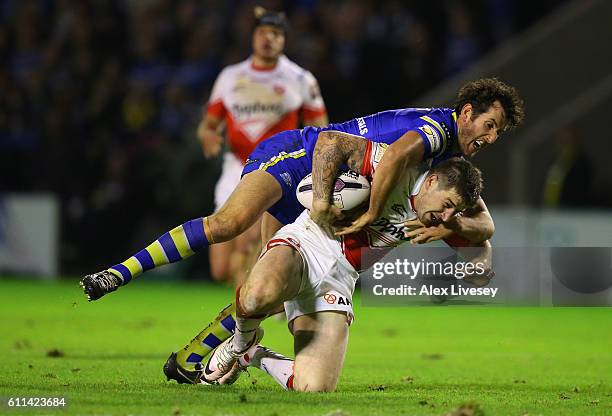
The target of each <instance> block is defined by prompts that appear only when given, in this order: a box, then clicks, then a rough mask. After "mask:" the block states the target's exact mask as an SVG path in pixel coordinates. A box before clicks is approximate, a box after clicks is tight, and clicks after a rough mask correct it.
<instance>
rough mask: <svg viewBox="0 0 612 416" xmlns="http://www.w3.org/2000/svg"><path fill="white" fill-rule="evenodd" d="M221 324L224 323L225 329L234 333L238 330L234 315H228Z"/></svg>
mask: <svg viewBox="0 0 612 416" xmlns="http://www.w3.org/2000/svg"><path fill="white" fill-rule="evenodd" d="M221 325H223V327H224V328H225V329H227V330H228V331H230V332H232V333H233V332H234V331H235V330H236V321H234V317H233V316H232V315H228V316H227V317H225V318H224V319H223V320H222V321H221Z"/></svg>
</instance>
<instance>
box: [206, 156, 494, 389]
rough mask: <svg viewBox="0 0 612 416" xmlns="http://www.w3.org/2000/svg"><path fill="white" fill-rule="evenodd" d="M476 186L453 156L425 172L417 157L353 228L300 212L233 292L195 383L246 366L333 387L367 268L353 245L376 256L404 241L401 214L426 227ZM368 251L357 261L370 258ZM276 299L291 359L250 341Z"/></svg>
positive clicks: (481, 281)
mask: <svg viewBox="0 0 612 416" xmlns="http://www.w3.org/2000/svg"><path fill="white" fill-rule="evenodd" d="M373 169H374V170H375V169H376V166H373ZM319 185H320V184H319ZM315 186H317V185H316V182H315ZM481 190H482V176H481V173H480V171H479V170H478V169H477V168H475V167H474V166H473V165H472V164H471V163H470V162H468V161H466V160H464V159H459V158H455V159H449V160H447V161H444V162H442V163H440V164H438V165H436V166H435V167H433V168H431V169H429V170H428V167H427V165H426V164H420V165H418V166H415V167H411V168H409V169H407V170H406V172H405V173H404V174H403V175H402V177H401V178H400V181H399V184H398V185H397V186H396V187H395V188H394V189H393V191H392V193H391V195H390V197H389V198H388V200H387V202H386V204H385V206H384V207H383V209H382V214H381V215H380V217H379V218H378V219H376V220H375V221H374V222H372V223H371V224H369V225H367V226H365V227H364V228H363V229H362V230H361V231H360V232H359V233H358V234H349V235H344V236H335V235H334V234H333V233H330V232H328V231H326V230H325V229H323V228H321V227H320V226H319V225H317V224H316V223H315V222H314V221H313V220H312V218H311V217H310V216H309V213H308V212H307V211H304V212H303V213H302V214H301V215H300V216H299V217H298V219H297V220H296V221H295V222H294V223H292V224H289V225H286V226H285V227H283V228H282V229H280V230H279V231H278V232H277V233H276V234H275V235H274V237H273V238H272V239H271V240H270V241H269V242H268V244H267V246H266V248H265V250H264V252H263V253H262V255H261V256H260V258H259V260H258V261H257V263H256V264H255V266H254V268H253V270H252V272H251V273H250V275H249V277H248V279H247V281H246V283H245V284H244V285H243V286H242V287H241V288H240V290H239V291H237V295H236V308H237V314H236V328H235V334H234V335H233V336H232V337H230V338H229V339H228V340H226V341H225V342H224V343H222V344H221V345H220V346H219V347H218V348H217V349H216V350H215V351H214V352H213V354H212V355H211V356H210V359H209V360H208V362H207V363H206V365H205V366H204V367H203V369H202V373H201V378H200V380H201V382H203V383H214V384H231V383H233V382H234V381H235V380H236V379H237V378H238V376H239V375H240V372H241V371H242V370H243V369H244V368H246V367H248V366H254V367H257V368H260V369H261V370H263V371H265V372H267V373H268V374H270V375H271V376H272V377H273V378H274V379H275V380H276V381H277V382H278V383H279V384H280V385H281V386H283V387H284V388H286V389H292V390H299V391H313V392H316V391H333V390H334V389H335V387H336V383H337V380H338V377H339V375H340V370H341V368H342V365H343V362H344V356H345V351H346V346H347V342H348V329H349V325H350V324H351V321H352V320H353V309H352V295H353V291H354V288H355V282H356V281H357V279H358V277H359V272H360V271H361V270H364V269H366V268H368V267H369V266H370V265H369V264H363V263H362V256H361V254H362V253H363V250H378V251H379V254H382V253H384V252H385V251H386V250H389V249H391V248H393V247H395V246H397V245H399V244H402V243H404V242H406V241H408V238H406V237H405V234H404V233H398V232H397V230H402V231H407V228H406V227H405V226H404V224H405V223H406V222H407V221H411V220H415V219H418V220H419V221H420V222H421V223H423V224H424V225H426V226H431V225H435V224H440V223H444V222H448V221H450V220H451V219H452V217H453V216H455V215H456V214H457V213H459V212H462V211H463V210H465V209H467V208H470V207H472V206H474V205H475V204H476V203H477V201H478V200H479V198H480V192H481ZM389 224H393V225H394V227H389V226H388V225H389ZM488 245H489V243H488V242H485V243H484V244H483V246H485V247H487V246H488ZM485 251H486V250H483V251H482V252H485ZM369 257H370V256H368V260H367V261H372V259H371V258H369ZM375 257H380V256H374V258H375ZM470 260H471V261H476V260H475V259H474V258H472V259H470ZM480 260H484V259H479V260H478V261H480ZM363 261H364V262H365V261H366V259H365V258H363ZM465 281H467V282H468V283H472V284H476V285H478V286H481V285H485V284H487V283H488V281H489V277H488V275H487V274H484V273H482V272H481V274H480V275H475V276H470V277H468V278H466V279H465ZM283 303H284V307H285V310H286V312H287V319H288V321H289V328H290V330H291V332H292V334H293V336H294V341H295V342H294V348H295V360H291V359H288V358H286V357H283V356H281V355H279V354H277V353H274V352H272V351H271V350H269V349H267V348H265V347H263V346H261V345H259V341H260V340H261V338H262V336H263V331H262V330H261V328H260V323H261V321H262V320H263V319H265V317H266V316H267V315H268V314H269V313H271V312H273V311H274V310H276V309H277V308H278V307H279V306H280V305H282V304H283Z"/></svg>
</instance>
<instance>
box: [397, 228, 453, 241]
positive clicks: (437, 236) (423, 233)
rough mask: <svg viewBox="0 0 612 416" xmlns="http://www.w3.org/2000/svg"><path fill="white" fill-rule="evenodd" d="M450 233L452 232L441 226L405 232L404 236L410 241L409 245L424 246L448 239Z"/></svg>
mask: <svg viewBox="0 0 612 416" xmlns="http://www.w3.org/2000/svg"><path fill="white" fill-rule="evenodd" d="M452 233H453V232H452V230H449V229H448V228H446V227H444V226H443V225H438V226H436V227H422V228H417V229H414V230H411V231H406V232H404V235H405V236H406V237H408V238H409V239H410V244H425V243H431V242H432V241H438V240H442V239H444V238H447V237H450V235H451V234H452Z"/></svg>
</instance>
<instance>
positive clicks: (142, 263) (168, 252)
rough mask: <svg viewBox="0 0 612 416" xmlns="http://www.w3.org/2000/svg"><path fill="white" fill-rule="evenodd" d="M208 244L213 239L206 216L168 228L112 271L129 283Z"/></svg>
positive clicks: (110, 270) (124, 283)
mask: <svg viewBox="0 0 612 416" xmlns="http://www.w3.org/2000/svg"><path fill="white" fill-rule="evenodd" d="M207 245H209V242H208V239H207V238H206V233H205V232H204V218H196V219H195V220H191V221H187V222H186V223H184V224H182V225H179V226H178V227H176V228H173V229H172V230H170V231H168V232H167V233H165V234H164V235H162V236H161V237H159V238H158V239H157V240H155V241H154V242H153V243H151V244H150V245H148V246H147V247H146V248H144V249H143V250H140V251H139V252H138V253H136V254H134V255H133V256H132V257H130V258H129V259H127V260H126V261H124V262H122V263H119V264H116V265H114V266H113V267H111V268H109V269H108V271H109V272H111V273H112V274H114V275H115V276H117V277H119V278H120V279H121V280H122V281H123V283H122V284H123V285H126V284H128V283H129V282H130V280H132V279H133V278H134V277H136V276H138V275H140V274H142V273H144V272H146V271H147V270H151V269H154V268H155V267H159V266H163V265H165V264H168V263H174V262H177V261H179V260H183V259H186V258H187V257H190V256H191V255H193V254H194V253H195V252H196V251H198V250H200V249H201V248H202V247H205V246H207Z"/></svg>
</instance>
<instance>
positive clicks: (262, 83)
mask: <svg viewBox="0 0 612 416" xmlns="http://www.w3.org/2000/svg"><path fill="white" fill-rule="evenodd" d="M206 111H207V114H209V115H212V116H215V117H217V118H222V119H225V120H226V122H227V138H228V141H229V145H230V148H231V149H232V151H233V152H234V154H235V155H236V156H237V157H238V158H239V159H241V160H242V161H243V162H244V161H245V160H246V158H247V156H248V155H249V154H250V153H251V152H252V151H253V149H254V148H255V146H256V145H257V143H259V142H261V141H262V140H264V139H267V138H268V137H270V136H272V135H274V134H276V133H279V132H281V131H284V130H290V129H295V128H297V127H298V123H299V120H300V115H301V116H302V119H303V121H304V124H308V122H309V121H310V120H314V119H316V118H318V117H320V116H322V115H324V114H325V113H326V110H325V104H324V102H323V98H322V97H321V92H320V90H319V85H318V83H317V80H316V79H315V77H314V76H313V75H312V73H310V72H309V71H307V70H305V69H303V68H301V67H300V66H298V65H297V64H295V63H294V62H292V61H290V60H289V59H288V58H287V57H286V56H284V55H283V56H281V57H280V58H279V60H278V63H277V65H276V66H275V67H274V68H271V69H263V68H257V67H255V66H254V64H253V61H252V58H249V59H247V60H245V61H243V62H240V63H238V64H236V65H230V66H228V67H226V68H225V69H224V70H223V71H221V74H219V77H218V78H217V80H216V81H215V85H214V86H213V90H212V93H211V96H210V100H209V103H208V106H207V110H206Z"/></svg>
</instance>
